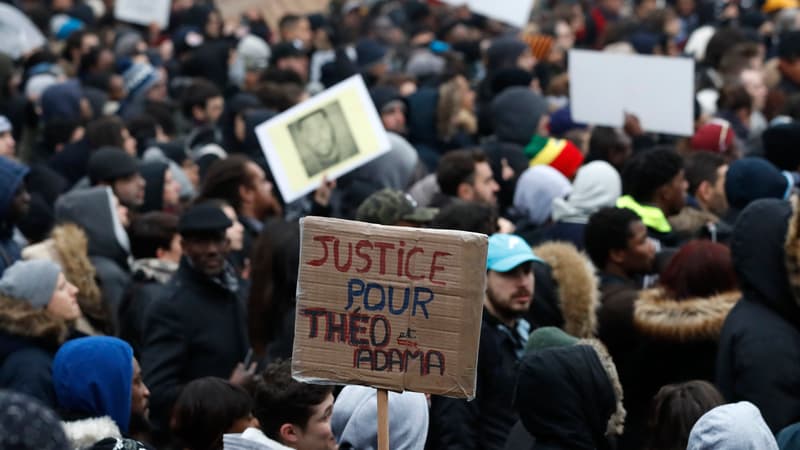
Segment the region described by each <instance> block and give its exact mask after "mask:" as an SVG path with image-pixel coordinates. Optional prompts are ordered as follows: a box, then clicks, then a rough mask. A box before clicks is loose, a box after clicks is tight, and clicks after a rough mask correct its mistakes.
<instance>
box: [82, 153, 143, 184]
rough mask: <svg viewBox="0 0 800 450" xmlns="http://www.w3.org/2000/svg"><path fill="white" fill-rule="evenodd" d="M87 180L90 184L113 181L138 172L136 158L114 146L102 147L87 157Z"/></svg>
mask: <svg viewBox="0 0 800 450" xmlns="http://www.w3.org/2000/svg"><path fill="white" fill-rule="evenodd" d="M88 172H89V181H90V182H91V183H92V185H96V184H97V183H100V182H103V181H114V180H117V179H120V178H125V177H128V176H131V175H133V174H135V173H137V172H139V167H138V165H137V162H136V158H134V157H133V156H131V155H129V154H127V153H126V152H125V150H122V149H121V148H116V147H103V148H101V149H99V150H97V151H95V152H94V153H93V154H92V156H91V157H90V158H89V169H88Z"/></svg>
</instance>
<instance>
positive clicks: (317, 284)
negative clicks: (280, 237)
mask: <svg viewBox="0 0 800 450" xmlns="http://www.w3.org/2000/svg"><path fill="white" fill-rule="evenodd" d="M300 229H301V248H300V273H299V279H298V284H297V318H296V323H295V339H294V351H293V358H292V374H293V376H294V377H295V378H296V379H299V380H303V381H307V382H330V383H337V384H361V385H367V386H374V387H376V388H384V389H390V390H394V391H403V390H410V391H416V392H427V393H431V394H439V395H446V396H450V397H460V398H473V397H474V396H475V376H476V368H477V360H478V343H479V340H480V326H481V314H482V312H483V297H484V292H485V289H486V252H487V247H488V240H487V237H486V236H485V235H482V234H475V233H465V232H459V231H444V230H426V229H417V228H406V227H386V226H381V225H372V224H367V223H362V222H354V221H348V220H339V219H328V218H321V217H306V218H304V219H302V220H301V221H300ZM382 251H383V253H384V258H383V267H381V266H382V265H381V258H380V256H381V252H382ZM349 255H351V256H349ZM400 255H402V256H400ZM368 262H369V264H368ZM398 266H401V267H398ZM398 269H399V271H398ZM398 273H399V274H398ZM406 295H407V296H408V297H407V298H406ZM350 300H352V302H351V301H350ZM415 300H416V301H415ZM387 330H390V331H389V332H388V333H387Z"/></svg>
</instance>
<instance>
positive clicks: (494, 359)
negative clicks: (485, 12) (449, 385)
mask: <svg viewBox="0 0 800 450" xmlns="http://www.w3.org/2000/svg"><path fill="white" fill-rule="evenodd" d="M503 1H512V0H503ZM114 3H115V2H114V0H47V1H42V0H13V1H12V0H4V1H2V2H0V7H2V8H0V11H3V13H2V15H3V17H0V36H3V38H2V40H0V405H1V406H0V448H2V449H6V448H8V449H44V450H50V449H53V450H66V449H88V448H91V449H98V450H99V449H114V450H117V449H175V450H213V449H222V448H224V449H229V450H237V449H253V448H258V449H287V448H292V449H298V450H331V449H336V448H339V449H357V450H364V449H375V448H377V412H376V411H377V401H376V390H375V389H373V388H370V387H363V386H345V387H342V386H331V385H318V384H306V383H303V382H301V381H298V380H295V379H293V378H292V373H291V357H292V347H293V337H294V326H295V306H296V298H295V295H296V285H297V278H298V265H299V260H300V255H299V253H300V227H299V219H300V218H301V217H304V216H308V215H317V216H327V217H336V218H344V219H351V220H357V221H363V222H369V223H376V224H382V225H397V226H409V227H429V228H437V229H449V230H461V231H470V232H476V233H483V234H486V235H488V236H489V249H488V258H487V262H486V292H485V298H484V302H483V318H482V322H481V327H480V346H479V352H478V356H477V380H476V382H477V390H476V398H475V399H474V400H472V401H466V400H463V399H454V398H448V397H441V396H436V395H433V396H427V395H425V394H423V393H414V392H405V393H394V392H392V393H390V396H389V412H390V414H389V417H390V420H389V427H390V448H392V449H417V450H422V449H436V450H461V449H488V450H501V449H514V450H516V449H519V450H528V449H565V450H566V449H570V450H575V449H587V450H589V449H619V450H639V449H646V450H677V449H691V450H710V449H729V450H736V449H759V450H769V449H777V448H780V449H800V200H798V197H796V196H795V195H794V193H795V191H796V189H797V186H798V185H800V151H798V149H797V145H798V144H799V143H800V121H798V120H800V3H799V2H798V1H797V0H758V1H748V0H741V1H737V0H668V1H666V2H659V1H656V0H633V1H623V0H558V1H554V0H543V1H539V2H535V5H534V8H533V11H532V14H531V17H530V20H529V21H528V23H527V25H526V26H524V27H523V28H522V29H520V28H515V27H512V26H510V25H508V24H504V23H502V22H499V21H497V20H493V19H492V18H491V17H486V16H482V15H479V14H476V13H474V12H471V11H470V10H469V9H468V8H467V7H465V6H456V5H453V4H451V3H453V2H447V3H442V2H436V1H421V0H346V1H345V0H331V1H330V2H326V3H325V5H324V8H323V10H321V11H319V12H317V13H314V14H310V15H305V14H287V15H284V16H283V17H281V18H279V20H276V21H275V22H270V21H268V20H266V19H265V17H264V16H263V14H262V12H260V11H259V10H255V9H254V10H248V11H245V12H243V13H241V14H236V15H231V14H228V13H227V12H226V10H225V8H226V6H227V5H226V3H227V2H226V1H225V0H220V1H217V2H213V1H211V0H173V1H172V2H171V3H170V8H171V11H170V15H169V23H168V24H167V26H166V27H160V26H158V24H153V25H151V26H142V25H135V24H131V23H126V22H123V21H120V20H116V19H115V16H114V9H115V8H114V6H115V5H114ZM265 3H267V2H265ZM265 7H268V5H266V4H265ZM9 11H14V12H15V13H16V15H14V17H15V18H14V20H13V22H14V23H12V20H11V17H12V15H11V13H10V12H9ZM12 25H13V26H20V27H23V26H25V25H27V26H28V28H29V30H28V31H27V32H30V30H33V31H34V32H35V33H38V34H40V35H41V36H42V37H43V38H44V39H42V40H41V44H36V45H31V42H35V41H33V40H30V39H24V38H23V36H22V35H19V36H17V35H15V34H14V33H7V32H4V31H5V30H6V29H14V28H13V27H12ZM4 27H6V28H4ZM8 27H10V28H8ZM26 36H27V35H26ZM573 48H582V49H592V50H596V51H598V52H617V53H625V54H645V55H660V56H665V57H676V58H678V57H680V58H692V59H693V60H694V62H695V68H696V69H695V75H696V86H695V87H696V95H695V98H694V117H693V120H694V129H695V131H694V134H693V135H692V136H670V135H664V134H657V133H653V132H650V131H649V130H648V129H647V127H646V125H647V124H643V123H641V122H640V120H639V118H637V117H636V116H635V115H631V114H627V115H626V116H625V118H624V126H623V127H621V128H613V127H606V126H597V125H596V124H585V123H580V122H578V121H576V120H575V119H574V118H573V117H572V114H571V112H570V100H571V99H570V97H569V92H570V90H569V75H568V67H567V62H568V58H567V54H568V52H569V51H570V50H571V49H573ZM357 75H360V76H361V77H362V78H363V80H364V82H365V84H366V85H367V87H368V89H369V93H370V95H371V98H372V101H373V103H374V107H375V109H376V111H377V112H378V114H379V117H380V119H381V124H382V125H383V127H384V128H385V129H386V132H387V134H388V140H389V143H390V144H391V145H390V150H389V151H388V152H387V153H385V154H382V155H381V156H380V157H378V158H377V159H374V160H372V161H370V162H369V163H367V164H366V165H363V166H361V167H359V168H357V169H354V170H352V171H351V172H349V173H347V174H345V175H342V176H341V177H338V179H332V178H329V177H327V176H325V177H323V181H322V183H321V184H320V186H319V187H318V188H317V189H316V190H315V191H314V192H312V193H310V194H308V195H307V196H304V197H302V198H300V199H299V200H296V201H293V202H286V201H284V199H283V197H282V196H281V193H280V192H279V190H278V189H277V188H276V187H275V185H274V184H273V183H274V180H275V177H274V175H275V174H276V173H279V172H280V171H281V170H283V169H282V168H281V167H274V166H270V164H269V163H268V162H267V159H266V158H265V156H264V153H263V152H262V149H261V147H260V145H259V141H258V138H257V136H256V132H255V128H256V126H257V125H259V124H262V123H264V122H265V121H267V120H269V119H270V118H273V117H275V116H276V115H278V114H280V113H281V112H283V111H285V110H287V109H289V108H291V107H293V106H294V105H297V104H299V103H301V102H303V101H305V100H307V99H309V98H311V97H312V96H314V95H317V94H318V93H320V92H322V91H324V90H325V89H327V88H329V87H331V86H334V85H335V84H337V83H339V82H341V81H343V80H346V79H348V78H350V77H352V76H357ZM670 113H671V112H670V111H663V114H670ZM307 132H308V131H307V130H305V131H304V130H302V129H301V130H300V131H298V133H300V135H303V136H304V135H305V134H306V133H307ZM307 141H309V142H306V143H305V144H306V145H314V143H313V139H307Z"/></svg>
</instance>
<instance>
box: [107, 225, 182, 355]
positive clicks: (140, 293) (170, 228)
mask: <svg viewBox="0 0 800 450" xmlns="http://www.w3.org/2000/svg"><path fill="white" fill-rule="evenodd" d="M130 240H131V254H132V256H133V258H134V261H133V264H132V265H131V271H132V273H133V277H132V279H131V284H130V286H128V289H127V290H126V292H125V296H124V298H123V300H122V303H121V304H120V307H119V317H120V321H119V322H120V330H119V335H120V337H122V338H123V339H125V341H126V342H128V343H129V344H130V345H131V347H133V351H134V353H135V354H137V355H138V354H141V348H142V342H143V341H144V327H145V312H146V311H147V308H148V307H149V306H150V305H151V304H152V303H153V302H154V301H155V300H156V299H157V298H159V297H161V296H162V295H163V294H164V289H165V288H164V286H166V284H167V283H168V282H169V280H170V278H172V276H173V275H174V274H175V272H176V271H177V270H178V264H179V263H180V260H181V256H182V255H183V250H182V248H181V238H180V235H179V234H178V218H177V217H175V216H174V215H171V214H167V213H162V212H155V211H154V212H150V213H147V214H142V215H141V216H139V217H137V218H136V219H134V221H133V223H131V227H130Z"/></svg>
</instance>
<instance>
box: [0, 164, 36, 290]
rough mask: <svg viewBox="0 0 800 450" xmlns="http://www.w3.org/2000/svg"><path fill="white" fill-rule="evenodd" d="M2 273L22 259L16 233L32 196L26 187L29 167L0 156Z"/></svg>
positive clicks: (0, 260)
mask: <svg viewBox="0 0 800 450" xmlns="http://www.w3.org/2000/svg"><path fill="white" fill-rule="evenodd" d="M0 173H2V177H0V179H2V181H0V275H2V273H3V271H5V270H6V268H8V267H9V266H11V265H12V264H14V261H17V260H18V259H20V257H21V255H20V253H21V251H22V248H20V245H19V243H18V242H17V240H16V238H15V236H14V234H15V230H16V225H17V223H18V222H19V221H20V220H21V219H22V218H23V217H24V216H25V214H27V213H28V208H29V207H30V200H31V197H30V195H29V194H28V191H27V189H26V188H25V182H24V178H25V175H26V174H27V173H28V168H27V167H25V166H23V165H21V164H19V163H16V162H14V161H12V160H10V159H7V158H5V157H0Z"/></svg>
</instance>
